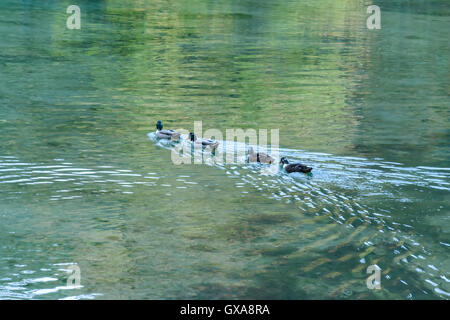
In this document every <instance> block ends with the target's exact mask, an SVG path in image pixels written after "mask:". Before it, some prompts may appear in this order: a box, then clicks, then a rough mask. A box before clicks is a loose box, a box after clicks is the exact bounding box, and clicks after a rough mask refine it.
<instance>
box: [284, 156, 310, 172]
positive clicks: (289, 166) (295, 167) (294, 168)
mask: <svg viewBox="0 0 450 320" xmlns="http://www.w3.org/2000/svg"><path fill="white" fill-rule="evenodd" d="M280 165H282V166H283V169H284V170H286V172H287V173H292V172H303V173H309V172H311V170H312V169H313V168H311V167H307V166H305V165H304V164H301V163H289V160H288V159H287V158H286V157H282V158H281V159H280Z"/></svg>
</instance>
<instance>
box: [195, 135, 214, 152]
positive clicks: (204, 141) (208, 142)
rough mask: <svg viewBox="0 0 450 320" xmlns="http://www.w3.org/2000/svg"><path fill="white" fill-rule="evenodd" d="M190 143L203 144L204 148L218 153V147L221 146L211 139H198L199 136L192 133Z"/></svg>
mask: <svg viewBox="0 0 450 320" xmlns="http://www.w3.org/2000/svg"><path fill="white" fill-rule="evenodd" d="M189 141H191V142H193V143H198V144H201V145H202V147H203V148H209V149H211V151H213V152H214V151H216V149H217V147H218V146H219V142H218V141H216V140H211V139H201V138H197V136H196V135H195V134H194V133H192V132H189Z"/></svg>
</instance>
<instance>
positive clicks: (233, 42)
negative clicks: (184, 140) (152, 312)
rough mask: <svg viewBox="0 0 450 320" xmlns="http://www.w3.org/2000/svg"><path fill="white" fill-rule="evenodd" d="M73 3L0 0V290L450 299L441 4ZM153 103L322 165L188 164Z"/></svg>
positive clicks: (166, 116)
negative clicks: (73, 15) (264, 136)
mask: <svg viewBox="0 0 450 320" xmlns="http://www.w3.org/2000/svg"><path fill="white" fill-rule="evenodd" d="M76 2H77V3H76V4H78V5H79V6H80V8H81V30H69V29H67V28H66V19H67V17H68V16H69V15H68V14H67V13H66V8H67V7H68V6H69V5H70V4H75V3H72V2H69V1H45V2H44V3H42V2H39V3H38V2H36V1H29V0H28V1H26V0H24V1H12V0H3V1H2V2H1V4H0V35H1V37H0V43H1V51H0V137H1V141H0V299H235V298H236V299H249V298H251V299H449V297H450V283H449V282H450V255H449V251H450V235H449V232H450V221H449V202H450V201H449V199H450V197H449V191H450V163H449V155H450V153H449V151H450V145H449V141H450V139H449V123H450V120H449V119H450V118H449V115H450V112H449V110H450V108H449V87H450V78H449V61H448V56H449V38H448V30H449V28H450V19H449V16H450V9H449V6H448V3H447V4H446V2H445V1H425V0H423V1H420V0H416V1H409V2H404V1H400V0H396V1H392V0H389V1H388V0H380V1H377V2H376V3H375V4H377V5H379V6H380V7H381V17H382V20H381V24H382V29H381V30H368V29H367V27H366V19H367V17H368V16H369V15H368V14H367V13H366V7H367V6H368V5H370V4H372V2H371V1H356V0H349V1H332V0H318V1H292V0H281V1H261V0H258V1H256V0H248V1H225V0H219V1H207V0H190V1H171V2H167V1H160V0H157V1H153V0H152V1H145V2H144V1H131V0H125V1H124V0H122V1H118V0H115V1H96V2H95V3H93V2H92V1H87V0H79V1H76ZM159 119H160V120H163V121H164V123H165V125H166V126H167V127H171V128H174V129H176V128H185V129H192V127H193V124H194V121H202V122H203V128H204V130H206V129H209V128H216V129H219V130H221V131H222V132H225V130H226V129H228V128H243V129H250V128H254V129H268V130H270V129H279V130H280V131H279V132H280V146H279V152H280V155H283V156H288V157H289V158H290V159H291V160H299V161H301V162H303V163H305V164H307V165H310V166H312V167H314V170H313V174H312V175H311V176H307V175H300V174H298V175H297V174H296V175H293V176H288V175H286V174H283V173H276V174H265V173H264V168H263V167H261V166H257V165H251V164H225V165H207V164H203V165H202V164H197V165H174V164H173V163H172V161H171V151H170V150H168V148H167V146H165V145H161V144H160V143H156V142H155V141H153V140H152V139H150V138H149V136H148V133H149V132H151V131H154V129H155V122H156V120H159ZM375 264H376V265H377V266H379V268H381V279H380V281H381V290H370V289H368V287H367V285H366V279H367V277H368V276H370V274H368V273H367V268H368V267H369V266H370V265H375ZM70 265H77V266H78V267H79V268H80V271H81V277H80V285H81V287H70V286H69V287H68V286H66V283H67V277H68V273H67V269H68V267H69V266H70Z"/></svg>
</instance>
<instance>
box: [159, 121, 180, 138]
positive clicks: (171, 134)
mask: <svg viewBox="0 0 450 320" xmlns="http://www.w3.org/2000/svg"><path fill="white" fill-rule="evenodd" d="M155 134H156V136H157V137H158V138H159V139H170V140H171V141H180V136H181V134H180V133H179V132H176V131H174V130H163V124H162V121H161V120H158V121H157V122H156V132H155Z"/></svg>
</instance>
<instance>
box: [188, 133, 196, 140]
mask: <svg viewBox="0 0 450 320" xmlns="http://www.w3.org/2000/svg"><path fill="white" fill-rule="evenodd" d="M189 140H191V141H195V140H197V137H196V136H195V134H194V133H192V132H189Z"/></svg>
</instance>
